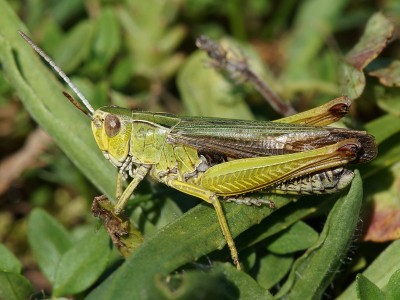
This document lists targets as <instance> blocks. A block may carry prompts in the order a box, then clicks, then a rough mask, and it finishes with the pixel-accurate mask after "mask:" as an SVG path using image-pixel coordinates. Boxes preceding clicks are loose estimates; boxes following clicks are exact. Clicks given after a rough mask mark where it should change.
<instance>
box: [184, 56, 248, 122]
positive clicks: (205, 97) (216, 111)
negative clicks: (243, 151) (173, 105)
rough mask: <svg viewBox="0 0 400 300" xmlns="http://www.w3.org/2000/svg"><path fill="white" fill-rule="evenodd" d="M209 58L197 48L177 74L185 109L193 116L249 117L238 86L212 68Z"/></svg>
mask: <svg viewBox="0 0 400 300" xmlns="http://www.w3.org/2000/svg"><path fill="white" fill-rule="evenodd" d="M209 60H210V59H209V58H208V57H207V55H206V54H205V53H204V52H200V51H197V52H195V53H194V54H192V55H191V56H190V57H189V58H188V60H187V61H186V62H185V64H184V66H183V67H182V68H181V70H180V72H179V73H178V79H177V80H178V87H179V91H180V94H181V97H182V99H183V101H184V103H185V107H186V109H187V112H188V113H189V114H190V115H194V116H209V117H220V118H221V117H223V118H238V119H252V118H253V117H252V114H251V112H250V109H249V108H248V106H247V105H246V103H245V102H244V101H243V99H242V95H241V94H240V93H239V92H238V90H237V88H235V87H234V85H233V84H232V83H231V82H229V81H228V80H227V79H226V78H225V77H224V76H223V75H221V74H220V73H218V71H217V70H214V69H213V68H210V67H208V68H206V67H205V64H206V62H207V61H209Z"/></svg>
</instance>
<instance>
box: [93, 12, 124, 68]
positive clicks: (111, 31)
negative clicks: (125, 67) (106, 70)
mask: <svg viewBox="0 0 400 300" xmlns="http://www.w3.org/2000/svg"><path fill="white" fill-rule="evenodd" d="M96 25H97V27H96V36H95V39H94V44H93V49H94V54H95V58H96V59H97V60H98V64H99V65H100V66H103V67H107V66H108V64H109V63H110V61H111V60H112V59H113V57H114V56H115V55H116V53H117V51H118V50H119V48H120V44H121V33H120V28H119V24H118V19H117V17H116V15H115V13H114V10H113V9H111V8H110V7H108V8H104V9H103V10H102V11H101V14H100V16H99V17H98V19H97V24H96Z"/></svg>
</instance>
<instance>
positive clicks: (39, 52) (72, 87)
mask: <svg viewBox="0 0 400 300" xmlns="http://www.w3.org/2000/svg"><path fill="white" fill-rule="evenodd" d="M18 33H19V34H20V35H21V36H22V37H23V38H24V40H25V41H27V42H28V44H29V45H30V46H31V47H32V48H33V49H34V50H35V51H36V52H37V53H38V54H39V55H40V56H41V57H43V59H44V60H45V61H47V62H48V64H49V65H50V66H51V67H52V68H53V69H54V71H56V72H57V74H58V75H60V77H61V78H62V79H63V80H64V81H65V82H66V83H67V84H68V86H69V87H70V88H71V89H72V90H73V91H74V92H75V94H76V95H77V96H78V98H79V99H81V100H82V102H83V104H84V105H85V107H86V108H87V109H88V110H89V112H90V114H89V113H88V116H89V117H90V118H92V115H93V113H94V109H93V107H92V106H91V105H90V103H89V101H88V100H87V99H86V98H85V96H84V95H83V94H82V93H81V91H80V90H79V89H78V88H77V87H76V86H75V84H73V83H72V81H71V79H69V78H68V76H67V75H66V74H65V73H64V72H63V71H62V70H61V69H60V67H59V66H57V65H56V63H55V62H54V61H53V60H52V59H51V58H50V56H48V55H47V54H46V53H45V52H44V51H43V50H42V49H41V48H40V47H39V46H37V45H36V44H35V43H34V42H33V41H32V40H31V39H30V38H29V37H28V36H27V35H26V34H25V33H23V32H22V31H20V30H18ZM68 99H69V98H68ZM73 104H74V103H73ZM74 105H75V104H74ZM75 106H76V105H75Z"/></svg>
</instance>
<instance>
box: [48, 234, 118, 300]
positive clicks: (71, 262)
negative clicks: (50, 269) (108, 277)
mask: <svg viewBox="0 0 400 300" xmlns="http://www.w3.org/2000/svg"><path fill="white" fill-rule="evenodd" d="M110 252H111V249H110V239H109V237H108V235H107V233H106V231H105V230H104V228H102V229H101V230H100V231H98V232H94V230H93V232H89V234H88V235H86V236H85V237H84V238H82V239H81V240H80V241H78V242H77V243H76V244H75V245H73V246H72V247H71V248H70V249H69V250H68V251H67V252H65V253H64V255H63V256H62V257H61V259H60V262H59V263H58V266H57V272H56V276H55V280H54V288H53V295H54V296H56V297H58V296H62V295H70V294H72V295H74V294H77V293H79V292H82V291H84V290H86V289H87V288H88V287H90V286H91V285H92V284H93V283H94V282H95V281H96V280H97V279H98V278H99V277H100V275H101V274H102V273H103V272H104V270H105V268H106V266H107V263H108V259H109V255H110Z"/></svg>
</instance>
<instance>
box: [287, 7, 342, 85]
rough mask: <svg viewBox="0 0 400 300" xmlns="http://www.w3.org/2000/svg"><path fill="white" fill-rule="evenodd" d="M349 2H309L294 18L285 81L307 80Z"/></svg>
mask: <svg viewBox="0 0 400 300" xmlns="http://www.w3.org/2000/svg"><path fill="white" fill-rule="evenodd" d="M347 2H348V1H347V0H339V1H330V0H307V1H304V3H302V5H301V9H299V10H298V13H297V15H296V18H295V23H294V25H293V28H294V30H293V34H292V36H291V37H290V40H289V49H288V51H287V57H288V62H287V66H286V68H285V70H284V76H283V78H284V80H285V81H286V82H288V81H292V80H304V78H305V77H306V78H307V77H309V74H307V73H305V71H306V70H309V69H310V66H311V65H313V64H314V63H315V60H317V59H318V58H319V55H320V49H321V47H322V46H323V45H324V43H325V41H326V39H327V38H328V36H329V35H331V34H332V29H333V26H334V25H335V23H336V22H337V21H338V19H339V18H340V16H341V14H342V11H343V8H344V7H345V5H346V4H347Z"/></svg>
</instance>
